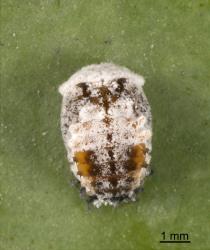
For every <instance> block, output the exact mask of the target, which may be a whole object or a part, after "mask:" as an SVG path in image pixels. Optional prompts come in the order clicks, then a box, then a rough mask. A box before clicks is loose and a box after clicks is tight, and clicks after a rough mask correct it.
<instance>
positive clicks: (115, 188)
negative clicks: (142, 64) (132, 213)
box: [59, 63, 152, 207]
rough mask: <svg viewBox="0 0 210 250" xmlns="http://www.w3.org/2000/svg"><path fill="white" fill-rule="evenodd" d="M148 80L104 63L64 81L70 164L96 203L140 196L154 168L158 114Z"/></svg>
mask: <svg viewBox="0 0 210 250" xmlns="http://www.w3.org/2000/svg"><path fill="white" fill-rule="evenodd" d="M143 85H144V78H143V77H142V76H140V75H138V74H135V73H133V72H131V71H130V70H129V69H127V68H125V67H121V66H117V65H114V64H111V63H101V64H97V65H96V64H93V65H89V66H86V67H84V68H82V69H81V70H79V71H77V72H76V73H75V74H73V75H72V76H71V77H70V78H69V80H67V81H66V82H65V83H63V84H62V85H61V86H60V87H59V92H60V93H61V95H62V96H63V101H62V110H61V131H62V136H63V140H64V144H65V147H66V150H67V156H68V160H69V163H70V168H71V171H72V172H73V174H74V175H75V177H76V178H77V179H78V180H79V182H80V185H81V188H82V189H83V190H85V192H86V195H87V196H88V197H92V200H93V204H94V205H95V206H96V207H100V206H101V205H102V204H105V205H107V204H109V205H116V204H117V203H118V202H119V201H128V200H135V194H136V190H138V189H139V188H140V187H142V185H143V182H144V179H145V177H146V176H147V175H149V173H150V160H151V150H152V144H151V139H152V117H151V111H150V106H149V103H148V101H147V98H146V96H145V94H144V91H143Z"/></svg>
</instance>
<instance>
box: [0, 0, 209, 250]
mask: <svg viewBox="0 0 210 250" xmlns="http://www.w3.org/2000/svg"><path fill="white" fill-rule="evenodd" d="M209 12H210V2H209V1H205V0H200V1H199V0H198V1H187V0H185V1H183V0H174V1H173V0H171V1H169V0H168V1H166V0H130V1H129V0H127V1H125V0H121V1H120V0H119V1H118V0H116V1H115V0H109V1H108V0H107V1H100V0H89V1H85V0H83V1H80V0H60V1H58V0H57V1H56V0H43V1H39V0H34V1H28V0H21V1H18V0H16V1H15V0H4V1H1V23H2V25H1V43H0V47H1V119H2V120H1V158H0V164H1V165H0V176H1V177H0V203H1V208H0V249H2V250H48V249H50V250H53V249H55V250H66V249H68V250H99V249H100V250H108V249H110V250H131V249H132V250H139V249H142V250H152V249H154V250H157V249H193V250H198V249H202V250H206V249H209V246H210V237H209V235H210V218H209V217H210V195H209V190H210V181H209V180H210V154H209V152H210V82H209V79H210V67H209V62H210V54H209V48H210V30H209V23H210V14H209ZM106 61H112V62H114V63H117V64H120V65H124V66H127V67H128V68H130V69H132V70H134V71H136V72H137V73H140V74H142V75H143V76H144V77H145V79H146V84H145V92H146V94H147V97H148V100H149V102H150V104H151V107H152V114H153V129H154V137H153V155H152V165H153V169H154V171H155V174H154V175H153V176H151V177H149V178H148V180H147V182H146V184H145V191H144V192H143V193H141V194H140V195H139V200H138V202H136V203H130V204H122V205H120V206H119V207H117V208H112V207H102V208H100V209H96V208H92V207H91V209H90V210H88V209H87V204H86V203H85V201H84V200H81V199H80V197H79V192H78V189H77V188H75V187H71V186H70V184H69V181H70V180H71V179H72V175H71V174H70V172H69V166H68V162H67V159H66V151H65V149H64V145H63V141H62V138H61V133H60V127H59V122H60V121H59V119H60V106H61V99H62V98H61V96H60V95H59V93H58V91H57V88H58V86H59V84H61V83H62V82H64V81H65V80H66V79H68V77H69V76H70V75H71V74H72V73H73V72H75V71H76V70H78V69H79V68H80V67H82V66H84V65H87V64H91V63H99V62H106ZM163 231H165V232H166V233H167V234H169V233H177V232H178V233H183V232H186V233H189V235H190V240H191V241H192V242H191V244H183V245H181V244H180V245H178V244H173V245H172V244H171V245H168V244H165V245H163V244H162V245H161V244H160V243H159V241H160V240H161V239H162V237H161V233H162V232H163Z"/></svg>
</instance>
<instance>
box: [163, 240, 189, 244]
mask: <svg viewBox="0 0 210 250" xmlns="http://www.w3.org/2000/svg"><path fill="white" fill-rule="evenodd" d="M160 243H191V241H190V240H160Z"/></svg>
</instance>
